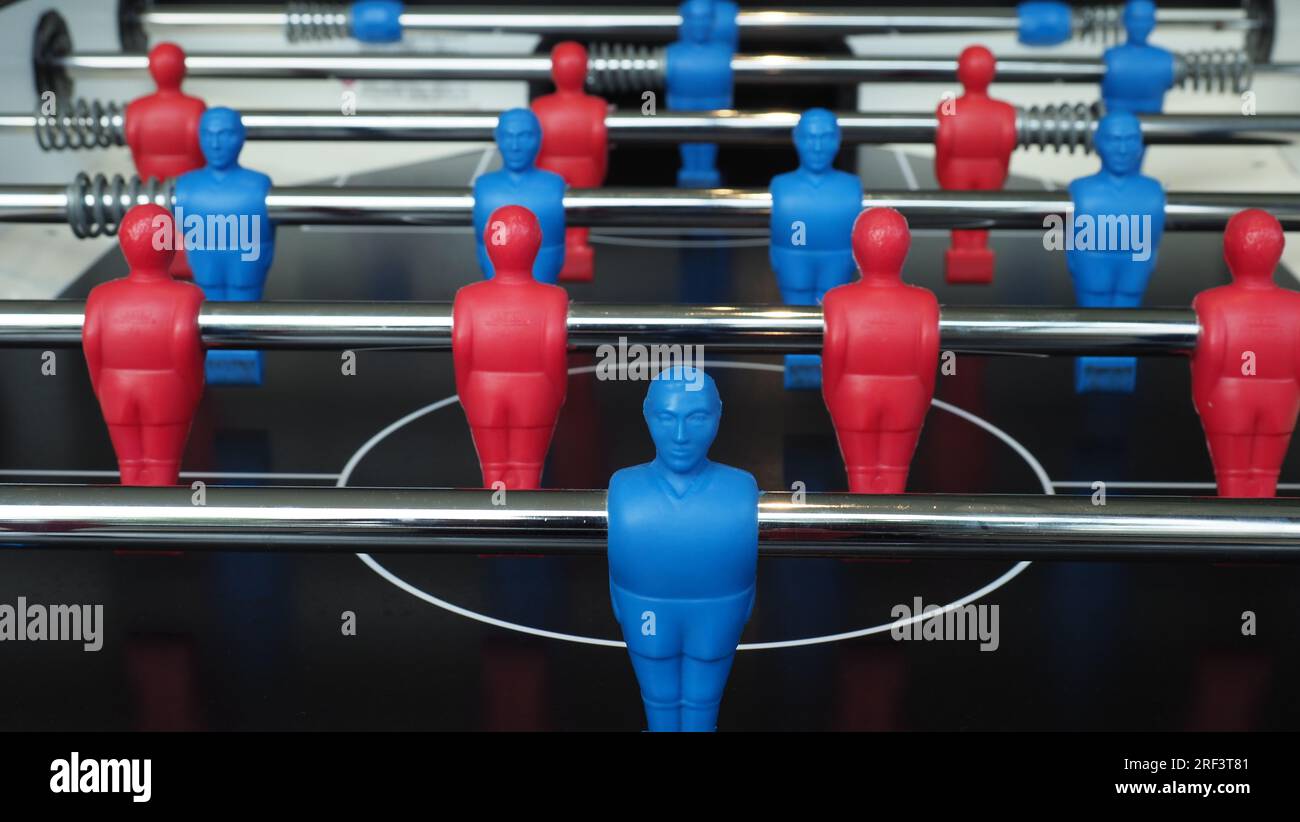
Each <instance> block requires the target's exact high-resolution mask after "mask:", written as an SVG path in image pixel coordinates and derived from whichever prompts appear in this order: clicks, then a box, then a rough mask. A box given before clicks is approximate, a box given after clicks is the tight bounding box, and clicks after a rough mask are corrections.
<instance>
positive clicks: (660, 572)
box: [607, 462, 758, 659]
mask: <svg viewBox="0 0 1300 822" xmlns="http://www.w3.org/2000/svg"><path fill="white" fill-rule="evenodd" d="M607 506H608V516H609V577H610V595H611V598H612V601H613V605H614V612H615V614H616V616H617V617H618V619H619V622H620V624H622V625H623V627H624V635H625V638H626V639H627V642H628V649H629V651H631V652H632V653H634V654H640V655H642V656H647V657H651V658H663V657H669V656H678V655H681V654H683V653H685V654H688V655H690V656H693V657H696V658H700V659H716V658H723V657H728V656H730V655H731V654H733V653H734V652H735V643H736V637H737V636H739V631H740V630H741V629H742V628H743V627H744V624H745V622H746V621H747V620H748V618H749V613H750V610H751V609H752V607H753V598H754V585H755V576H756V573H757V563H758V484H757V483H756V482H755V480H754V477H753V476H752V475H751V474H749V473H748V472H746V471H742V470H740V469H738V468H732V467H730V466H726V465H720V464H718V463H715V462H709V463H707V465H706V467H705V468H704V469H703V470H702V471H701V473H700V474H699V475H698V476H697V477H696V478H695V481H694V483H693V484H692V485H691V487H690V488H689V489H687V491H686V493H684V494H682V495H681V496H678V495H677V493H676V492H674V491H673V489H672V487H671V486H670V485H669V484H668V481H667V480H666V479H664V478H663V476H662V475H661V474H660V471H659V469H658V468H657V467H656V466H655V465H654V463H646V464H643V465H635V466H632V467H630V468H624V469H622V470H621V471H618V472H617V473H615V474H614V476H613V477H612V478H611V479H610V483H609V497H608V503H607ZM647 609H648V610H652V611H653V612H654V619H655V621H656V623H657V624H656V627H655V630H654V632H653V633H651V634H646V633H645V632H644V631H643V630H641V620H642V619H643V617H644V614H645V612H646V611H647Z"/></svg>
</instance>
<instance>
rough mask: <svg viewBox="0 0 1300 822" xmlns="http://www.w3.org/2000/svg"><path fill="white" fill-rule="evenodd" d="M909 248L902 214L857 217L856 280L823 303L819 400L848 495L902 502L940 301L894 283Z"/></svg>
mask: <svg viewBox="0 0 1300 822" xmlns="http://www.w3.org/2000/svg"><path fill="white" fill-rule="evenodd" d="M911 242H912V237H911V234H910V233H909V232H908V228H907V220H905V219H904V218H903V215H902V214H899V213H898V212H897V211H895V210H893V209H892V208H872V209H868V210H866V211H864V212H862V215H861V216H860V217H858V220H857V222H856V223H854V224H853V257H854V259H855V260H857V263H858V267H859V268H861V269H862V279H861V280H859V281H858V282H856V283H851V284H849V285H842V286H840V287H839V288H833V289H831V290H830V292H829V293H827V295H826V299H825V301H824V302H823V309H822V310H823V312H824V316H825V323H826V330H825V340H824V343H823V348H822V396H823V397H824V398H825V400H826V408H827V410H828V411H830V414H831V421H832V422H833V423H834V424H835V433H836V435H837V436H838V437H839V441H840V453H841V454H842V455H843V457H844V468H845V471H846V472H847V473H848V477H849V490H850V491H852V492H853V493H855V494H901V493H903V491H904V490H905V489H906V487H907V469H908V466H909V465H910V463H911V462H912V453H913V452H914V451H915V450H916V442H917V440H918V439H919V438H920V436H921V425H922V424H923V423H924V422H925V414H926V412H927V411H928V410H929V409H930V400H931V399H933V398H934V379H935V376H934V375H935V370H936V369H937V368H938V365H939V302H938V301H937V300H936V299H935V298H934V294H932V293H931V292H930V291H929V290H927V289H924V288H919V287H917V286H912V285H906V284H904V283H903V281H902V278H901V272H902V270H903V261H904V260H905V259H906V258H907V250H908V247H909V246H910V245H911Z"/></svg>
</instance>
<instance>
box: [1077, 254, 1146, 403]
mask: <svg viewBox="0 0 1300 822" xmlns="http://www.w3.org/2000/svg"><path fill="white" fill-rule="evenodd" d="M1138 265H1139V267H1141V264H1138ZM1133 266H1134V262H1133V261H1132V260H1131V259H1129V258H1128V257H1127V256H1126V255H1123V254H1115V253H1107V252H1082V253H1080V255H1079V256H1078V257H1077V258H1076V259H1075V262H1074V265H1072V266H1071V267H1070V273H1071V274H1073V275H1074V291H1075V296H1076V298H1077V299H1078V302H1079V305H1081V306H1083V307H1084V308H1116V307H1120V302H1121V299H1122V298H1120V297H1119V293H1120V288H1121V283H1122V281H1123V280H1124V277H1125V275H1126V274H1128V273H1129V272H1130V269H1131V268H1132V267H1133ZM1142 279H1143V286H1144V289H1145V280H1146V275H1145V274H1144V275H1142ZM1138 301H1139V302H1140V301H1141V295H1140V293H1139V296H1138ZM1136 385H1137V358H1135V357H1079V358H1078V359H1076V360H1075V361H1074V390H1075V392H1076V393H1079V394H1084V393H1089V392H1095V391H1104V392H1109V393H1118V394H1131V393H1132V392H1133V390H1134V388H1135V387H1136Z"/></svg>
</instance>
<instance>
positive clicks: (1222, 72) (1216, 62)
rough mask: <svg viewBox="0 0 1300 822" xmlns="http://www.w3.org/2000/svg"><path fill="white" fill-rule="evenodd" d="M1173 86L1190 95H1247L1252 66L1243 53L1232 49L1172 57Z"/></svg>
mask: <svg viewBox="0 0 1300 822" xmlns="http://www.w3.org/2000/svg"><path fill="white" fill-rule="evenodd" d="M1175 60H1176V61H1177V63H1176V68H1175V71H1176V73H1177V75H1176V78H1175V80H1174V84H1175V85H1177V86H1178V87H1179V88H1187V87H1189V86H1190V87H1191V89H1192V90H1193V91H1217V92H1225V91H1231V92H1232V93H1233V94H1241V93H1242V92H1244V91H1249V90H1250V87H1251V85H1253V84H1254V82H1255V65H1254V63H1252V62H1251V60H1250V56H1249V55H1247V54H1246V52H1244V51H1241V50H1236V49H1207V50H1205V51H1189V52H1185V53H1183V54H1178V55H1175Z"/></svg>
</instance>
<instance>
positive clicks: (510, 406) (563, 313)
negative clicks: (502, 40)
mask: <svg viewBox="0 0 1300 822" xmlns="http://www.w3.org/2000/svg"><path fill="white" fill-rule="evenodd" d="M484 232H485V238H484V239H485V240H486V241H487V249H488V251H487V253H488V254H489V255H490V256H491V257H492V263H493V265H494V266H495V267H496V276H495V277H493V278H492V279H491V280H487V281H486V282H479V283H473V284H471V285H467V286H465V287H464V288H461V289H460V290H459V291H457V292H456V302H455V304H454V306H453V307H452V345H451V350H452V357H453V359H454V361H455V365H456V391H457V393H459V395H460V404H461V406H462V407H463V408H464V409H465V417H466V419H467V420H468V421H469V427H470V432H471V433H472V434H473V436H474V447H475V449H477V451H478V458H479V465H480V466H481V467H482V469H483V485H484V487H486V488H491V487H493V485H494V483H497V482H502V483H504V484H505V487H506V488H508V489H510V490H529V489H534V488H538V487H540V485H541V480H542V463H543V462H544V461H545V460H546V450H547V449H548V448H549V447H550V445H551V435H552V434H554V433H555V423H556V420H557V419H558V418H559V415H560V408H561V407H562V406H563V405H564V396H565V392H566V391H567V390H568V385H569V378H568V371H567V346H568V326H567V323H568V313H569V299H568V295H567V294H566V293H565V291H564V289H563V288H560V287H559V286H554V285H545V284H543V283H539V282H537V281H536V280H535V279H534V278H533V273H532V272H533V271H534V270H535V269H534V266H533V258H534V257H535V256H536V255H537V248H538V246H539V245H540V244H541V240H542V229H541V227H540V226H539V225H538V223H537V218H536V217H535V216H534V215H533V214H532V212H530V211H529V210H528V209H526V208H523V207H522V206H513V205H512V206H504V207H502V208H499V209H497V210H496V211H494V212H492V216H491V218H490V219H489V220H488V221H487V226H486V228H485V229H484Z"/></svg>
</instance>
